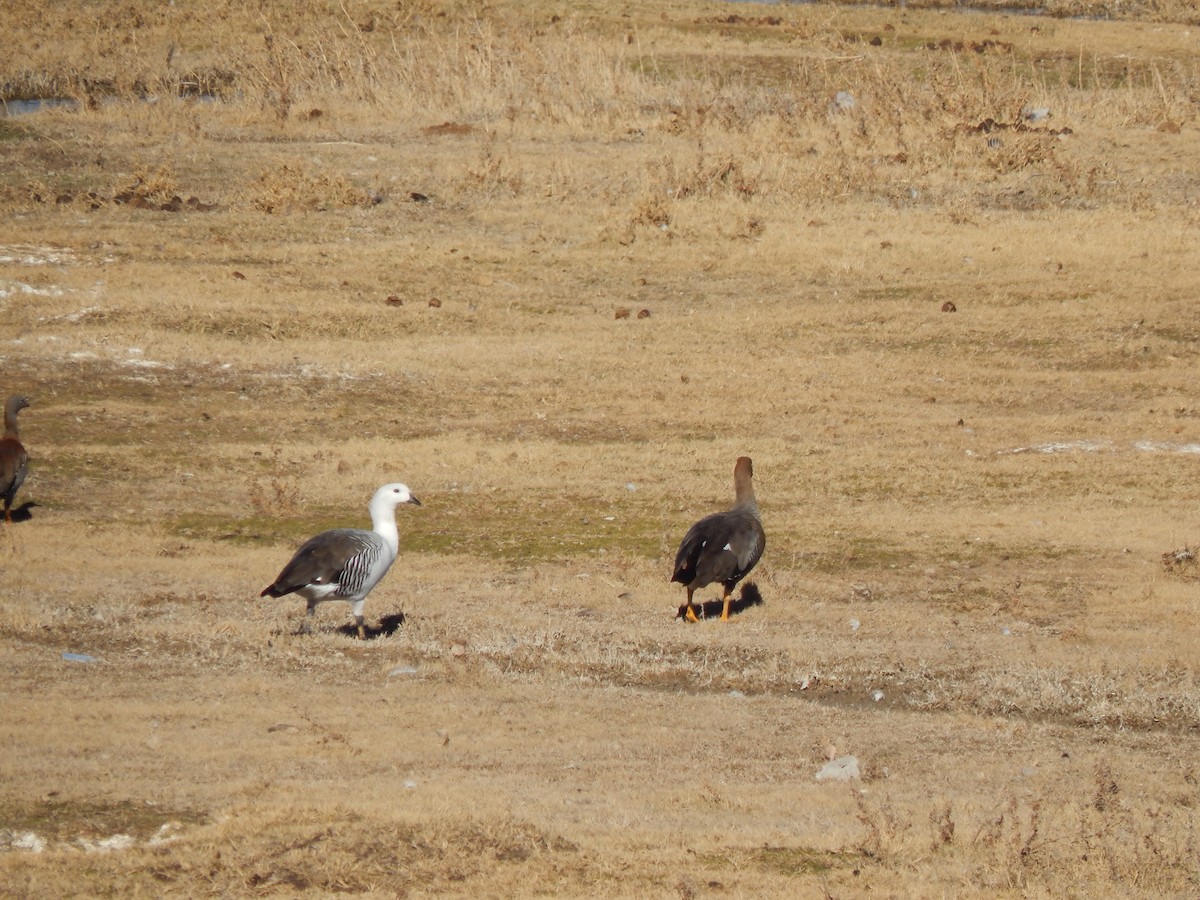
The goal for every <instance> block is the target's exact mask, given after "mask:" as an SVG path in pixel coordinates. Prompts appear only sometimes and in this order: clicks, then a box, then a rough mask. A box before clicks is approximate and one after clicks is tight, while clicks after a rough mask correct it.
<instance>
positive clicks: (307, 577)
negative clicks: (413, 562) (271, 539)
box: [259, 483, 421, 640]
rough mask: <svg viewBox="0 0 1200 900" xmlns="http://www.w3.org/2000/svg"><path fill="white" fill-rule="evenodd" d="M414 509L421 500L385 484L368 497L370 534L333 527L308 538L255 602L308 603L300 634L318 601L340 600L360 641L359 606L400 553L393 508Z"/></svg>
mask: <svg viewBox="0 0 1200 900" xmlns="http://www.w3.org/2000/svg"><path fill="white" fill-rule="evenodd" d="M402 503H411V504H413V506H420V505H421V501H420V500H418V499H417V498H416V497H414V496H413V495H412V493H411V492H410V491H409V489H408V487H407V486H406V485H403V484H399V483H394V484H385V485H384V486H383V487H381V488H380V489H379V490H377V491H376V492H375V496H373V497H372V498H371V506H370V511H371V527H372V530H371V531H363V530H362V529H359V528H335V529H333V530H332V531H322V532H321V533H320V534H318V535H316V536H315V537H311V538H309V539H308V540H307V541H305V542H304V544H303V545H301V547H300V549H299V550H297V551H296V555H295V556H293V557H292V559H291V562H289V563H288V564H287V565H286V566H284V567H283V571H282V572H280V573H279V577H278V578H276V579H275V580H274V581H273V582H272V583H271V584H269V585H267V586H266V587H265V588H263V592H262V593H261V594H259V596H260V597H283V596H285V595H287V594H299V595H300V596H301V597H303V598H304V599H305V600H307V601H308V610H307V612H306V613H305V616H304V624H303V625H301V626H300V633H301V634H308V632H309V631H310V630H311V629H312V619H313V612H314V611H315V610H316V608H317V604H318V603H320V602H321V601H323V600H345V601H346V602H347V603H349V604H350V609H351V612H352V613H353V614H354V623H355V625H357V626H358V637H359V639H360V640H361V639H362V638H364V637H366V632H365V629H364V627H363V605H364V604H365V603H366V602H367V594H369V593H371V589H372V588H374V587H375V585H377V584H379V582H380V581H381V580H382V579H383V576H384V575H386V574H387V570H388V569H390V568H391V567H392V563H394V562H395V561H396V555H397V554H398V553H399V552H400V532H399V531H398V530H397V529H396V507H397V506H399V505H400V504H402Z"/></svg>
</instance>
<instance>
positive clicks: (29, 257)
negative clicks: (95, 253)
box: [0, 244, 75, 266]
mask: <svg viewBox="0 0 1200 900" xmlns="http://www.w3.org/2000/svg"><path fill="white" fill-rule="evenodd" d="M73 262H75V254H74V253H73V252H72V251H70V250H64V249H61V248H58V247H35V246H33V245H31V244H8V245H0V266H14V265H15V266H61V265H65V264H67V263H73Z"/></svg>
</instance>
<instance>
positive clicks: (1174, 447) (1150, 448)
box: [996, 440, 1200, 456]
mask: <svg viewBox="0 0 1200 900" xmlns="http://www.w3.org/2000/svg"><path fill="white" fill-rule="evenodd" d="M1126 446H1127V447H1128V448H1129V449H1132V450H1136V451H1138V452H1139V453H1183V454H1188V455H1197V454H1200V444H1181V443H1177V442H1174V441H1150V440H1142V441H1133V442H1132V443H1130V444H1128V445H1126ZM1123 449H1125V446H1122V445H1119V444H1115V443H1114V442H1112V441H1109V440H1092V441H1089V440H1077V441H1048V442H1046V443H1044V444H1030V445H1029V446H1027V447H1010V448H1007V449H1004V450H997V451H996V455H997V456H1010V455H1016V454H1018V453H1045V454H1051V453H1119V452H1121V450H1123Z"/></svg>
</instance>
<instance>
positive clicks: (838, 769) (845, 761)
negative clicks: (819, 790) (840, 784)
mask: <svg viewBox="0 0 1200 900" xmlns="http://www.w3.org/2000/svg"><path fill="white" fill-rule="evenodd" d="M860 777H861V776H860V775H859V773H858V757H856V756H839V757H838V758H837V759H835V760H833V761H832V762H827V763H826V764H825V765H823V766H821V768H820V769H819V770H818V771H817V775H816V778H817V781H854V780H856V779H858V778H860Z"/></svg>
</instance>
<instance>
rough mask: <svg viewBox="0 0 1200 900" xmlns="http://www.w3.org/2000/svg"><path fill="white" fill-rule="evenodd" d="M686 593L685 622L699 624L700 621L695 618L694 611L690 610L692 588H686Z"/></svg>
mask: <svg viewBox="0 0 1200 900" xmlns="http://www.w3.org/2000/svg"><path fill="white" fill-rule="evenodd" d="M687 592H688V598H687V615H686V618H687V620H688V621H689V622H699V621H700V620H699V619H697V618H696V611H695V610H694V609H692V593H693V588H688V589H687Z"/></svg>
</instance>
